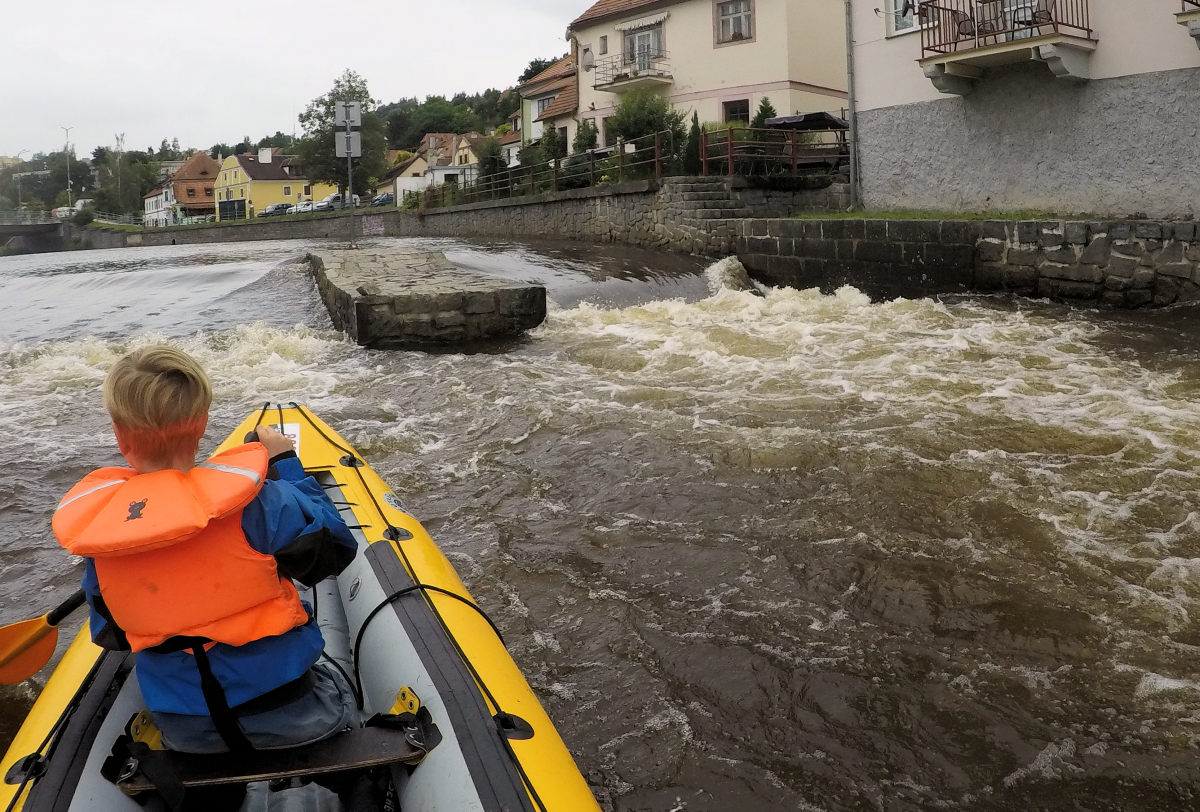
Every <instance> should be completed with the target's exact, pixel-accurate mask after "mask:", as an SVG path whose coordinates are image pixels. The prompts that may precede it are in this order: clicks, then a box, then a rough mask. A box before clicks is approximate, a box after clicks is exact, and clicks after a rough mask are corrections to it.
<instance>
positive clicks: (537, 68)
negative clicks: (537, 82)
mask: <svg viewBox="0 0 1200 812" xmlns="http://www.w3.org/2000/svg"><path fill="white" fill-rule="evenodd" d="M558 59H559V58H557V57H551V58H550V59H531V60H529V64H528V65H526V66H525V70H524V71H522V72H521V75H520V76H518V77H517V84H520V83H521V82H524V81H527V80H529V79H532V78H533V77H535V76H537V75H538V74H539V73H541V72H542V71H544V70H545V69H546V68H548V67H550V66H551V65H553V64H554V63H555V62H557V61H558Z"/></svg>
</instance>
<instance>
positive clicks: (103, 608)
mask: <svg viewBox="0 0 1200 812" xmlns="http://www.w3.org/2000/svg"><path fill="white" fill-rule="evenodd" d="M80 585H81V586H82V587H83V594H84V595H86V596H87V602H88V609H89V610H90V613H91V617H90V621H91V622H90V623H89V624H88V625H89V628H90V629H91V632H92V642H93V643H95V644H96V645H98V646H100V647H101V648H106V649H109V650H111V651H129V641H128V640H127V639H125V630H124V629H122V628H121V627H120V626H118V625H117V622H116V621H115V620H113V618H112V615H111V614H110V613H109V611H108V606H107V605H106V604H105V603H104V598H103V597H102V596H101V595H100V580H99V578H97V577H96V565H95V564H94V563H93V562H92V559H90V558H85V559H83V578H82V580H81V582H80Z"/></svg>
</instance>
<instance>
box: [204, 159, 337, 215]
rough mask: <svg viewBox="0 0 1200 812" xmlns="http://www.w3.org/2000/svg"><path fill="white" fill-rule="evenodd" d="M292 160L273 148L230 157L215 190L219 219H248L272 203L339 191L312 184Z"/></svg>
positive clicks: (291, 201) (298, 199)
mask: <svg viewBox="0 0 1200 812" xmlns="http://www.w3.org/2000/svg"><path fill="white" fill-rule="evenodd" d="M292 161H293V158H292V156H290V155H280V154H278V153H277V152H276V151H275V150H273V149H260V150H259V151H258V153H257V154H254V153H249V152H244V153H242V154H241V155H230V156H229V157H228V158H226V159H225V160H224V161H222V162H221V169H220V171H218V172H217V180H216V183H214V184H213V191H214V192H215V194H216V198H217V219H218V220H249V219H250V218H252V217H254V216H255V214H256V213H258V212H260V211H262V210H263V209H265V208H266V207H267V206H270V205H271V204H272V203H299V202H300V201H302V200H320V199H321V198H323V197H325V196H326V195H328V194H331V193H333V192H336V191H337V187H336V186H333V185H330V184H328V183H317V184H313V183H310V182H309V181H308V179H306V178H304V177H302V176H301V175H299V174H293V165H292Z"/></svg>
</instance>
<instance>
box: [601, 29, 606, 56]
mask: <svg viewBox="0 0 1200 812" xmlns="http://www.w3.org/2000/svg"><path fill="white" fill-rule="evenodd" d="M600 53H601V54H606V53H608V35H607V34H604V35H602V36H601V37H600Z"/></svg>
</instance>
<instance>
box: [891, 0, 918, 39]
mask: <svg viewBox="0 0 1200 812" xmlns="http://www.w3.org/2000/svg"><path fill="white" fill-rule="evenodd" d="M916 7H917V3H916V0H884V16H885V17H886V18H887V19H886V25H885V28H886V30H887V35H888V36H889V37H890V36H892V35H893V34H906V33H908V32H909V31H915V30H916V28H917V21H916Z"/></svg>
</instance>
